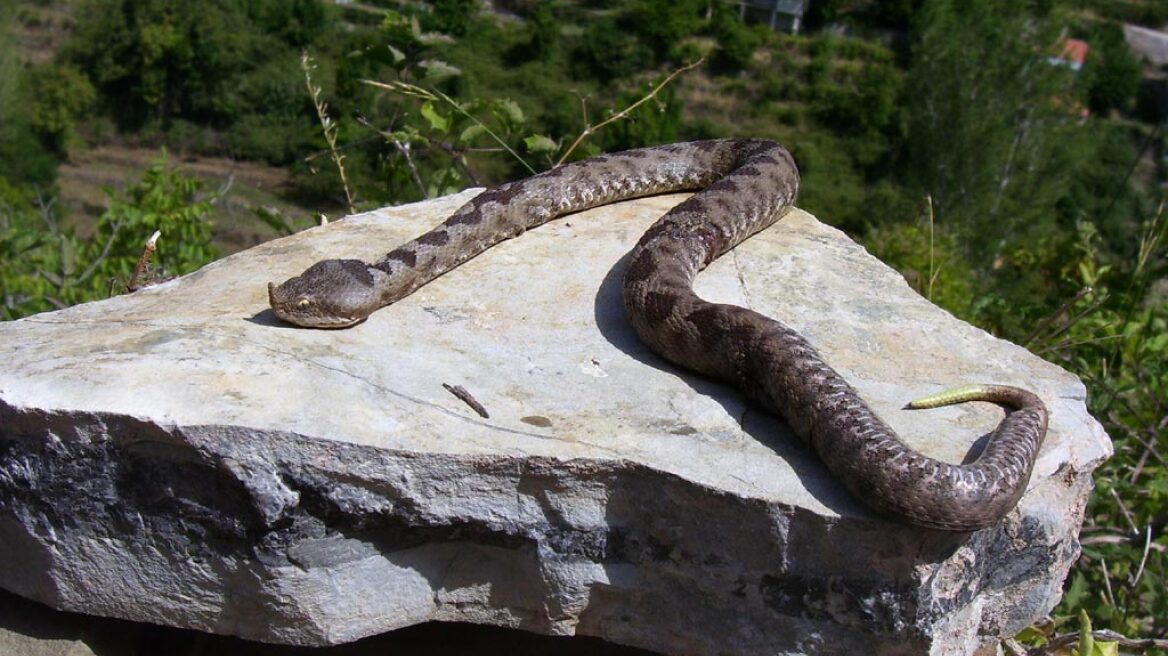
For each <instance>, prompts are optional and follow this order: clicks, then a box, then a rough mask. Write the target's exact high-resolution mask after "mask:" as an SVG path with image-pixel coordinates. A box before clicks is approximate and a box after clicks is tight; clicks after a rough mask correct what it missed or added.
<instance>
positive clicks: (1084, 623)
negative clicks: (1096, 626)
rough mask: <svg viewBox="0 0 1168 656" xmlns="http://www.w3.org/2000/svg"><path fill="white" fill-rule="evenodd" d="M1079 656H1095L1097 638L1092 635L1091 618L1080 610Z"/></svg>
mask: <svg viewBox="0 0 1168 656" xmlns="http://www.w3.org/2000/svg"><path fill="white" fill-rule="evenodd" d="M1079 655H1080V656H1095V636H1093V635H1091V618H1090V617H1088V616H1087V611H1085V610H1082V609H1080V610H1079Z"/></svg>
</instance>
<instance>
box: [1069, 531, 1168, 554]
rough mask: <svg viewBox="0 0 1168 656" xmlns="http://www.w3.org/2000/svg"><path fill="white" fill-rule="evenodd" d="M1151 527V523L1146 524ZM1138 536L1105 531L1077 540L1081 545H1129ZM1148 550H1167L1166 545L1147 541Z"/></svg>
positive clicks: (1161, 551)
mask: <svg viewBox="0 0 1168 656" xmlns="http://www.w3.org/2000/svg"><path fill="white" fill-rule="evenodd" d="M1148 528H1149V529H1151V528H1152V527H1151V525H1149V526H1148ZM1084 530H1086V529H1084ZM1138 539H1140V536H1138V535H1137V536H1131V535H1120V534H1118V533H1106V534H1104V535H1091V536H1088V537H1085V538H1083V539H1081V540H1080V541H1079V542H1080V544H1082V545H1083V546H1091V545H1096V544H1118V545H1123V546H1130V545H1133V544H1135V543H1136V540H1138ZM1147 547H1148V550H1150V551H1155V552H1156V553H1164V552H1165V551H1168V545H1163V544H1159V543H1156V542H1151V543H1148V545H1147Z"/></svg>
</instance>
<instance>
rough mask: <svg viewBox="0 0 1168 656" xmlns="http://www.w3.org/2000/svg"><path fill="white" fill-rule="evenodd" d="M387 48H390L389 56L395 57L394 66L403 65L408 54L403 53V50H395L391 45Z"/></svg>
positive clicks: (387, 45)
mask: <svg viewBox="0 0 1168 656" xmlns="http://www.w3.org/2000/svg"><path fill="white" fill-rule="evenodd" d="M385 47H386V48H389V55H390V57H393V63H394V64H400V63H402V61H404V60H405V58H406V53H404V52H402V51H401V50H398V49H397V48H394V47H393V46H392V45H390V44H386V45H385Z"/></svg>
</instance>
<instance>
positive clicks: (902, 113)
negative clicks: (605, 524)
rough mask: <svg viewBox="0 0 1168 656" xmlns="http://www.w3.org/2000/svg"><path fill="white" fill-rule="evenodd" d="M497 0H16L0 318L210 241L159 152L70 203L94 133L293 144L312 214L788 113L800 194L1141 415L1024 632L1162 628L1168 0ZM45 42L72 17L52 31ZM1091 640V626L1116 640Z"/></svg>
mask: <svg viewBox="0 0 1168 656" xmlns="http://www.w3.org/2000/svg"><path fill="white" fill-rule="evenodd" d="M496 4H497V5H499V6H503V7H507V8H509V10H511V11H514V12H516V13H515V14H508V15H502V14H488V13H486V12H484V11H483V10H482V8H481V7H480V6H479V3H477V2H474V1H473V0H433V1H431V2H412V1H406V0H371V1H370V2H368V3H353V4H352V5H346V6H343V7H339V6H334V5H333V4H332V3H328V2H324V1H323V0H209V1H208V2H204V3H183V2H177V1H176V0H74V1H69V0H55V1H54V0H36V1H33V0H22V1H21V2H18V10H17V11H16V12H4V14H3V15H2V16H0V258H3V261H4V262H5V265H4V267H3V268H2V269H0V298H3V300H4V305H3V316H4V318H15V317H19V316H24V315H27V314H29V313H33V312H38V311H42V310H46V309H51V308H53V307H59V306H62V305H67V304H71V303H75V302H80V301H83V300H89V299H94V298H100V297H103V296H105V295H106V294H107V293H108V290H109V287H110V283H109V280H110V279H111V278H112V279H117V280H121V281H124V280H125V279H126V278H128V277H129V275H130V271H131V269H132V267H133V265H134V262H135V261H136V260H137V257H138V254H139V253H140V251H141V248H142V243H143V242H144V241H145V239H146V238H147V237H149V235H150V232H152V231H153V230H154V229H161V230H162V232H163V236H162V240H161V242H160V250H159V257H160V260H161V261H163V262H165V264H166V266H167V267H168V268H169V269H170V270H171V271H172V272H173V273H182V272H185V271H189V270H191V269H192V268H194V267H197V266H199V265H200V264H202V263H205V262H207V261H209V260H210V259H211V258H213V257H214V256H215V252H214V250H212V249H211V248H210V243H211V236H212V234H213V233H212V227H211V226H210V224H209V222H208V221H209V218H210V217H212V216H214V217H215V218H216V221H218V220H219V217H220V216H222V215H221V214H218V213H219V212H221V211H222V210H221V208H220V207H219V206H217V205H215V204H213V203H212V202H211V201H212V200H213V198H211V197H209V196H208V195H207V194H206V193H205V192H204V191H202V188H201V187H200V185H199V184H198V183H196V182H195V181H194V180H192V179H191V178H189V177H187V176H186V175H185V174H183V173H181V172H176V171H175V170H173V169H171V168H169V167H168V166H167V165H166V164H164V163H163V162H162V161H157V162H155V163H153V164H152V165H150V166H149V167H146V168H145V169H144V170H143V171H142V174H141V177H140V179H137V180H135V181H132V182H130V183H129V184H128V186H127V187H126V188H125V189H124V190H122V191H120V192H115V191H109V192H108V193H107V195H106V199H105V200H104V209H103V210H101V211H100V212H98V213H97V216H92V217H89V220H86V217H85V215H84V214H82V213H79V212H78V211H77V210H76V209H68V208H70V207H76V206H77V205H79V203H70V202H67V201H68V200H69V199H68V198H67V197H66V196H65V194H64V192H63V189H64V188H65V185H64V184H63V183H62V181H61V180H62V177H61V176H62V175H64V173H63V172H66V171H68V167H67V166H65V167H64V168H62V165H63V164H67V163H68V162H69V161H70V160H72V159H74V158H81V157H83V156H84V155H85V154H86V153H87V152H90V151H91V150H93V151H96V150H100V149H103V148H108V147H110V146H120V147H123V148H129V147H135V148H150V149H157V148H159V147H162V146H165V147H166V148H168V149H169V151H170V152H174V153H179V154H180V157H182V158H190V159H195V160H200V158H219V160H216V161H226V158H230V159H231V160H235V161H239V162H249V163H251V165H252V166H256V167H260V166H267V167H271V168H270V169H269V170H276V169H277V167H278V169H279V170H281V171H285V172H287V175H286V176H285V177H286V179H287V182H286V183H285V184H284V185H283V186H282V187H280V189H279V191H280V193H281V194H282V197H283V198H282V200H284V201H286V202H287V203H288V206H289V207H291V206H293V204H299V205H300V206H302V207H304V208H305V209H303V210H301V212H300V214H299V216H292V217H290V218H289V217H285V216H282V215H280V214H279V213H278V212H276V213H273V211H272V210H271V209H270V208H266V207H265V208H259V207H257V208H255V211H254V216H255V217H261V218H262V219H263V220H264V221H265V222H267V223H269V224H270V225H272V226H275V227H277V228H278V229H279V230H281V231H286V230H289V229H290V228H289V227H288V226H289V224H290V223H295V222H296V221H297V220H299V221H300V222H301V223H303V221H304V215H307V214H308V212H309V210H313V211H326V212H333V213H342V212H346V211H348V210H347V208H348V207H349V206H353V207H356V208H358V209H359V208H364V207H372V206H378V205H382V204H387V203H393V202H404V201H409V200H414V199H418V198H422V197H426V196H433V195H437V194H443V193H447V192H449V191H452V190H455V189H458V188H461V187H464V186H466V185H469V184H493V183H497V182H499V181H501V180H503V179H508V178H514V177H519V176H522V175H526V174H527V173H528V171H529V170H531V169H540V168H546V167H548V166H551V165H552V164H553V163H555V162H556V161H557V160H558V159H559V158H560V157H562V156H564V155H565V154H567V155H569V156H570V157H581V156H585V155H588V154H591V153H594V152H597V151H600V150H613V149H619V148H627V147H635V146H640V145H647V144H650V143H660V142H666V141H673V140H679V139H692V138H706V137H715V136H745V135H753V136H763V137H771V138H775V139H778V140H780V141H782V142H784V143H786V144H787V145H788V146H789V147H790V148H791V150H792V152H793V153H794V155H795V157H796V159H797V161H798V163H799V166H800V169H801V171H802V172H803V176H804V190H803V192H802V197H801V200H800V204H801V205H802V206H803V207H804V208H806V209H807V210H809V211H811V212H813V213H815V214H816V215H818V216H819V217H820V218H822V219H823V220H825V221H828V222H831V223H833V224H835V225H838V226H840V227H841V228H843V229H845V230H847V231H848V232H849V233H850V234H852V235H853V236H855V237H856V238H857V239H859V240H861V241H863V242H864V243H865V244H866V245H867V246H868V247H869V248H870V249H871V250H873V251H874V252H875V253H876V254H877V255H879V256H881V257H882V258H883V259H885V260H886V261H887V262H889V263H890V264H892V265H893V266H896V267H897V268H898V269H900V270H901V271H902V272H903V273H904V274H905V276H906V278H907V279H908V280H909V281H910V282H911V283H912V284H914V285H916V286H917V288H918V289H919V290H921V292H922V293H924V294H926V295H928V296H929V297H930V298H932V299H933V300H934V301H936V302H938V303H939V304H941V305H942V306H944V307H946V308H947V309H949V310H950V311H952V312H954V313H955V314H956V315H958V316H961V317H963V318H965V319H968V320H970V321H972V322H974V323H976V324H978V325H981V326H983V327H985V328H986V329H988V330H991V331H993V332H994V333H996V334H999V335H1001V336H1003V337H1005V338H1008V339H1012V340H1015V341H1018V342H1020V343H1023V344H1025V345H1027V346H1028V347H1029V348H1031V349H1032V350H1034V351H1035V352H1036V353H1038V354H1040V355H1042V356H1044V357H1046V358H1048V359H1050V360H1052V361H1054V362H1056V363H1058V364H1060V365H1062V366H1064V367H1067V368H1068V369H1070V370H1072V371H1074V372H1076V373H1078V374H1079V375H1080V376H1082V377H1083V379H1084V381H1085V382H1086V383H1087V385H1088V388H1089V392H1090V406H1091V409H1092V411H1093V412H1094V413H1095V415H1096V416H1097V417H1098V418H1099V419H1100V420H1101V421H1102V422H1103V423H1104V424H1105V426H1106V428H1107V430H1108V431H1109V433H1110V434H1111V435H1112V437H1113V438H1114V439H1115V446H1116V455H1115V457H1114V458H1113V459H1112V460H1111V461H1110V462H1108V463H1107V464H1106V465H1105V466H1104V467H1103V468H1102V469H1101V470H1100V471H1099V473H1098V475H1097V482H1098V491H1097V493H1096V495H1095V496H1094V499H1093V501H1092V503H1091V505H1090V507H1089V508H1088V511H1087V526H1086V528H1085V530H1084V536H1083V538H1084V557H1083V559H1082V560H1081V562H1080V563H1079V565H1078V567H1077V568H1076V569H1075V570H1074V572H1073V573H1072V576H1071V577H1070V580H1069V581H1068V587H1067V591H1066V596H1065V600H1064V602H1063V604H1062V605H1061V606H1060V607H1059V608H1058V609H1056V611H1055V613H1054V617H1055V622H1054V624H1053V625H1052V626H1051V627H1046V628H1041V627H1040V628H1035V629H1033V630H1031V631H1028V632H1027V634H1025V635H1024V636H1022V637H1021V639H1022V640H1024V641H1025V642H1026V643H1027V644H1030V645H1042V644H1050V643H1049V640H1050V632H1051V631H1056V632H1058V633H1060V634H1066V633H1068V632H1071V631H1076V630H1079V629H1080V628H1083V627H1085V626H1087V624H1088V623H1089V624H1090V625H1092V626H1093V627H1094V628H1095V629H1110V630H1114V631H1118V632H1120V633H1123V634H1125V635H1129V636H1133V637H1134V636H1140V637H1145V638H1159V639H1165V638H1166V637H1168V624H1166V619H1165V618H1168V593H1166V592H1165V587H1166V583H1168V581H1166V580H1165V579H1166V574H1168V572H1166V569H1168V562H1166V558H1168V556H1166V555H1165V554H1166V553H1168V536H1166V534H1165V527H1166V526H1168V465H1166V463H1165V460H1164V458H1165V456H1168V365H1166V364H1165V363H1166V362H1168V283H1166V282H1165V279H1166V277H1165V272H1166V269H1168V266H1166V264H1165V251H1164V242H1165V239H1166V238H1168V235H1166V234H1165V233H1166V230H1168V227H1166V226H1168V219H1165V218H1164V216H1163V215H1162V213H1161V211H1160V210H1159V209H1158V206H1159V205H1160V204H1161V203H1162V201H1163V198H1162V192H1161V186H1162V184H1163V183H1164V182H1165V180H1164V178H1165V172H1164V169H1163V160H1162V157H1163V156H1164V150H1165V145H1166V144H1165V136H1164V131H1163V130H1162V126H1163V120H1164V118H1165V117H1164V116H1162V115H1159V114H1158V113H1157V109H1156V107H1155V104H1154V103H1149V102H1146V98H1144V97H1142V96H1141V95H1140V84H1141V77H1142V76H1143V75H1144V74H1145V73H1146V72H1145V71H1144V70H1143V68H1142V65H1141V64H1140V62H1139V60H1138V59H1136V58H1135V57H1134V55H1133V54H1132V53H1131V52H1130V50H1129V49H1128V48H1127V46H1126V44H1125V41H1124V37H1123V33H1122V30H1121V27H1120V25H1119V23H1118V21H1134V22H1139V23H1141V24H1146V25H1159V24H1161V23H1163V22H1164V21H1165V20H1166V19H1168V3H1165V2H1163V1H1162V0H1157V1H1153V0H1145V1H1142V2H1136V1H1126V0H1125V1H1122V2H1121V1H1119V0H1043V1H1041V2H1033V3H1019V2H1014V1H1011V0H986V1H984V2H977V3H971V2H962V1H960V0H870V1H860V0H846V1H823V2H818V1H817V2H812V3H811V7H812V8H813V13H812V14H810V15H809V16H808V17H807V19H808V23H807V24H808V26H809V31H808V32H807V33H805V34H802V35H785V34H774V33H771V32H769V31H768V30H766V29H764V28H761V27H760V26H752V25H744V24H742V23H741V22H740V21H739V18H738V14H737V12H736V11H735V10H734V8H733V7H732V6H730V5H727V4H725V3H720V2H708V1H707V0H672V1H671V2H662V1H659V0H635V1H634V2H612V1H602V0H592V1H587V2H586V1H583V0H580V1H575V2H572V1H569V0H556V1H553V2H542V1H541V2H525V1H522V0H512V1H510V2H499V3H496ZM841 25H842V26H844V27H845V28H846V29H845V30H842V31H841V30H837V29H829V27H830V26H841ZM841 33H844V34H848V36H841V35H840V34H841ZM30 35H32V36H37V37H38V38H39V41H38V39H34V38H31V36H30ZM1066 36H1072V37H1075V38H1081V39H1084V40H1086V41H1087V42H1088V43H1089V44H1090V46H1091V50H1090V54H1089V55H1088V58H1087V61H1086V65H1085V67H1084V69H1083V70H1082V72H1080V73H1078V74H1076V73H1074V72H1073V71H1072V70H1071V69H1070V68H1069V67H1066V66H1062V65H1059V64H1057V63H1052V61H1051V59H1052V58H1055V57H1057V56H1058V55H1060V53H1061V51H1062V49H1061V40H1062V39H1063V38H1065V37H1066ZM48 37H51V38H48ZM40 41H44V42H48V43H52V44H54V45H53V46H52V47H51V48H50V49H49V50H48V51H47V52H41V51H38V50H36V49H35V48H33V47H30V46H29V45H27V44H28V43H30V42H40ZM306 54H307V57H306V56H305V55H306ZM702 58H704V60H703V61H704V63H703V64H702V65H700V66H699V67H697V68H695V69H693V70H691V71H688V72H686V73H684V74H683V75H680V76H679V77H678V78H677V79H676V80H675V81H673V82H672V83H671V84H670V85H668V86H666V87H664V88H663V89H662V90H661V91H660V92H658V93H655V94H652V97H650V98H647V97H646V96H647V95H648V94H649V90H650V89H652V88H654V85H656V84H658V83H659V82H661V81H662V80H663V79H664V78H665V77H666V76H667V75H668V74H669V73H671V72H674V71H677V70H679V69H681V68H682V67H683V66H685V65H687V64H690V63H692V62H696V61H698V60H699V59H702ZM371 81H372V82H374V83H373V84H371V83H370V82H371ZM639 101H643V102H640V104H637V106H636V107H635V109H633V110H632V111H630V112H629V114H628V116H627V117H623V118H621V119H620V120H615V121H612V122H611V123H608V124H606V125H604V127H603V128H602V129H599V130H597V131H596V132H594V133H593V132H592V128H593V127H594V126H597V125H599V124H601V123H602V122H603V121H605V120H606V119H607V118H609V117H611V116H613V115H614V113H615V112H619V111H620V110H622V109H624V108H626V107H630V106H632V105H634V104H636V103H638V102H639ZM1086 110H1089V112H1090V113H1089V115H1088V114H1087V113H1086ZM581 134H583V135H586V137H587V138H586V139H583V140H582V142H581V143H580V144H579V146H578V147H575V148H572V149H571V152H570V153H568V152H566V151H568V150H569V144H574V143H575V142H574V141H573V140H574V138H575V136H576V135H581ZM200 161H202V160H200ZM342 171H343V172H344V173H343V174H342ZM281 179H284V178H281ZM62 199H64V200H62ZM91 204H92V203H91ZM80 205H82V206H83V205H84V203H80ZM79 214H80V215H79ZM249 214H250V213H249ZM251 220H252V221H255V218H254V217H253V218H252V219H251ZM220 227H221V225H220V224H216V225H215V226H214V228H215V229H219V228H220ZM239 245H241V244H236V246H235V247H238V246H239ZM1083 611H1086V613H1087V614H1086V615H1083V614H1082V612H1083ZM1084 617H1086V618H1089V619H1088V620H1084V619H1083V618H1084ZM1088 642H1090V641H1089V640H1086V639H1084V641H1083V642H1082V643H1080V645H1081V648H1082V649H1083V650H1087V651H1081V652H1080V653H1100V654H1103V653H1113V650H1114V648H1115V647H1116V644H1117V643H1116V642H1115V641H1113V640H1108V639H1106V636H1103V637H1102V638H1101V639H1099V640H1095V641H1094V642H1093V644H1087V643H1088ZM1131 648H1139V649H1143V647H1142V646H1139V647H1131ZM1108 650H1112V652H1109V651H1108ZM1065 653H1071V652H1065Z"/></svg>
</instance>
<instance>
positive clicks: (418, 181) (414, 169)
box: [357, 116, 430, 198]
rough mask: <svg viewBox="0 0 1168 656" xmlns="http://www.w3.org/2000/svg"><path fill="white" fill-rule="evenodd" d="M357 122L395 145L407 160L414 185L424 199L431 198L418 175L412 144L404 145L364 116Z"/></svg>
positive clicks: (358, 118) (359, 117) (420, 176)
mask: <svg viewBox="0 0 1168 656" xmlns="http://www.w3.org/2000/svg"><path fill="white" fill-rule="evenodd" d="M395 119H396V117H395ZM357 122H358V123H360V124H361V125H363V126H365V127H366V128H369V129H370V130H373V131H374V132H376V133H377V134H379V135H381V138H383V139H385V140H386V141H388V142H389V143H391V144H393V147H394V148H396V149H397V152H399V153H401V156H402V157H403V158H405V160H406V167H407V168H408V169H409V170H410V177H411V178H412V179H413V181H414V184H415V185H416V186H417V187H418V191H419V192H421V194H422V198H429V197H430V194H429V193H427V192H426V183H425V182H422V175H421V174H420V173H418V167H417V165H416V164H415V163H414V158H413V156H412V155H410V144H409V143H408V142H406V143H402V140H401V139H398V138H397V137H395V136H393V133H391V132H387V131H385V130H381V129H379V128H377V127H375V126H374V125H373V124H372V123H370V122H369V121H368V120H367V119H366V118H365V117H364V116H358V117H357ZM392 123H393V122H392V121H391V122H390V124H391V125H392Z"/></svg>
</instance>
